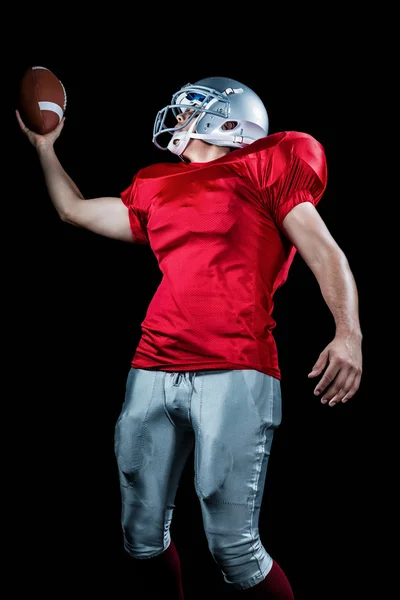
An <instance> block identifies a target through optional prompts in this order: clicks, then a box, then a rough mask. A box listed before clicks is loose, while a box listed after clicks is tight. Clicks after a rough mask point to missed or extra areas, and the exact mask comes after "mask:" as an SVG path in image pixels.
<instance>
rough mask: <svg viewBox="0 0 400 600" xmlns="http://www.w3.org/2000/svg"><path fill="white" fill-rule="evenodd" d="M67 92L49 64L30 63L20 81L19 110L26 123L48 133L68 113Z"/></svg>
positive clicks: (31, 127) (34, 129)
mask: <svg viewBox="0 0 400 600" xmlns="http://www.w3.org/2000/svg"><path fill="white" fill-rule="evenodd" d="M66 106H67V94H66V92H65V88H64V86H63V84H62V83H61V81H60V80H59V79H58V77H56V76H55V75H54V73H53V72H52V71H50V70H49V69H46V67H29V68H28V69H27V70H26V71H25V73H24V75H23V77H22V79H21V82H20V87H19V111H20V113H21V117H22V119H23V121H24V123H25V124H26V125H27V127H29V129H31V130H32V131H34V132H35V133H40V134H42V135H44V134H45V133H49V132H50V131H53V129H55V128H56V127H57V125H58V124H59V122H60V121H61V119H62V118H63V116H64V112H65V108H66Z"/></svg>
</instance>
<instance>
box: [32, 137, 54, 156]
mask: <svg viewBox="0 0 400 600" xmlns="http://www.w3.org/2000/svg"><path fill="white" fill-rule="evenodd" d="M36 151H37V153H38V154H46V153H47V152H52V151H53V142H49V141H48V140H46V141H45V142H38V143H37V144H36Z"/></svg>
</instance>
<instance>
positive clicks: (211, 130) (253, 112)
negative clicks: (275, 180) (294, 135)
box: [153, 77, 269, 156]
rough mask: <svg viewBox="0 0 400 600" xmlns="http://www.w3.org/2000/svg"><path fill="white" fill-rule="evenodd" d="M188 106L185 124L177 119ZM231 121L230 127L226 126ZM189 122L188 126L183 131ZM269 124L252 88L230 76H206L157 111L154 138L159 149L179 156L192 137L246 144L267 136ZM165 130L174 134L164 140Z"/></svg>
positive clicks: (211, 141) (184, 87)
mask: <svg viewBox="0 0 400 600" xmlns="http://www.w3.org/2000/svg"><path fill="white" fill-rule="evenodd" d="M187 110H192V111H193V113H192V114H191V115H190V117H189V118H188V119H187V120H186V121H185V122H184V123H183V124H180V123H177V122H176V118H177V116H178V115H179V114H181V113H183V112H185V111H187ZM228 122H231V125H230V128H229V129H227V128H224V125H225V123H228ZM188 124H190V127H189V128H188V130H185V131H182V129H183V128H184V127H186V126H187V125H188ZM268 125H269V121H268V113H267V110H266V108H265V106H264V104H263V102H262V101H261V99H260V98H259V96H257V94H256V93H255V92H253V90H251V89H250V88H249V87H247V86H246V85H244V84H243V83H240V82H239V81H236V80H235V79H229V78H228V77H207V78H205V79H200V80H199V81H197V82H196V83H193V84H192V83H188V84H187V85H185V86H183V87H182V88H181V89H180V90H179V91H177V92H175V94H174V95H173V96H172V99H171V103H170V104H168V105H167V106H165V107H164V108H163V109H161V110H160V111H159V112H158V113H157V116H156V118H155V121H154V127H153V142H154V144H155V145H156V146H157V148H159V149H160V150H170V151H171V152H172V153H173V154H177V155H179V156H180V155H181V154H182V153H183V152H184V150H185V148H186V146H187V144H188V143H189V141H190V140H191V139H193V138H195V139H201V140H203V141H205V142H207V143H209V144H215V145H217V146H229V147H231V148H243V147H244V146H247V145H248V144H251V143H252V142H255V141H256V140H258V139H260V138H262V137H265V136H267V135H268ZM164 134H169V135H170V136H172V137H171V138H170V139H169V140H168V141H167V142H166V143H165V144H162V142H161V140H160V136H163V138H164V137H165V136H164ZM167 139H168V137H167Z"/></svg>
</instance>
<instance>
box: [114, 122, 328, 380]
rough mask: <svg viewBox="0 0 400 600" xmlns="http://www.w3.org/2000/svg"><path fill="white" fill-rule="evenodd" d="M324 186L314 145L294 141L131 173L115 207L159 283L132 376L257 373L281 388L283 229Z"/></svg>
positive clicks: (287, 256) (319, 151) (288, 137)
mask: <svg viewBox="0 0 400 600" xmlns="http://www.w3.org/2000/svg"><path fill="white" fill-rule="evenodd" d="M326 183H327V168H326V159H325V153H324V149H323V147H322V145H321V144H320V143H319V142H318V141H317V140H315V139H314V138H313V137H311V136H310V135H308V134H305V133H299V132H293V131H290V132H283V133H276V134H272V135H269V136H267V137H264V138H262V139H260V140H257V141H256V142H253V143H252V144H250V145H249V146H247V147H245V148H241V149H238V150H234V151H233V152H230V153H228V154H227V155H225V156H223V157H221V158H217V159H216V160H212V161H210V162H203V163H196V162H194V163H193V162H192V163H190V164H186V163H184V162H179V163H159V164H154V165H151V166H149V167H145V168H143V169H141V170H139V171H138V173H137V174H136V175H135V176H134V178H133V181H132V183H131V185H130V186H129V187H128V189H126V190H125V191H123V192H122V193H121V198H122V201H123V202H124V204H125V205H126V206H128V208H129V218H130V224H131V229H132V233H133V235H134V238H135V241H136V242H137V243H139V244H147V243H149V244H150V247H151V249H152V251H153V252H154V255H155V256H156V259H157V261H158V265H159V267H160V270H161V272H162V274H163V277H162V281H161V283H160V285H159V287H158V288H157V290H156V293H155V294H154V296H153V298H152V300H151V302H150V304H149V306H148V309H147V313H146V316H145V319H144V321H143V322H142V323H141V328H142V335H141V339H140V341H139V344H138V346H137V348H136V352H135V354H134V357H133V359H132V363H131V364H132V367H135V368H141V369H161V370H165V371H196V370H205V369H256V370H258V371H261V372H262V373H266V374H268V375H272V376H273V377H276V378H278V379H280V369H279V364H278V355H277V348H276V343H275V340H274V337H273V329H274V327H275V321H274V319H273V317H272V311H273V306H274V304H273V296H274V293H275V291H276V290H277V288H278V287H279V286H281V285H282V284H283V283H284V282H285V280H286V278H287V276H288V271H289V268H290V265H291V263H292V261H293V258H294V255H295V252H296V248H295V247H294V246H293V244H291V242H290V241H289V239H288V238H287V237H286V236H285V234H284V232H283V230H282V222H283V220H284V218H285V216H286V215H287V214H288V212H289V211H290V210H291V209H292V208H293V207H295V206H296V205H297V204H299V203H300V202H311V203H312V204H314V206H315V205H316V204H317V203H318V202H319V200H320V199H321V197H322V195H323V193H324V190H325V188H326Z"/></svg>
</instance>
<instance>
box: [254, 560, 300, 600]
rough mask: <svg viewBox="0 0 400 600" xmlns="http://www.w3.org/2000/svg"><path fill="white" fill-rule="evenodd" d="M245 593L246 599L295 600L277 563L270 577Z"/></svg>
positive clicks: (273, 566)
mask: <svg viewBox="0 0 400 600" xmlns="http://www.w3.org/2000/svg"><path fill="white" fill-rule="evenodd" d="M244 591H245V592H246V596H245V597H246V598H249V599H250V598H254V600H258V599H259V600H294V595H293V590H292V588H291V586H290V583H289V581H288V579H287V577H286V575H285V573H284V572H283V571H282V569H281V568H280V566H279V565H278V563H277V562H275V561H274V562H273V563H272V568H271V570H270V572H269V573H268V575H267V576H266V577H265V578H264V579H263V580H262V581H260V583H257V585H254V586H253V587H251V588H248V589H247V590H244Z"/></svg>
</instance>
